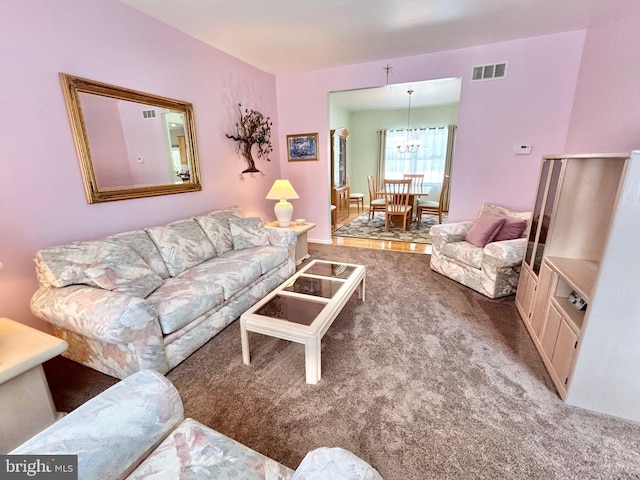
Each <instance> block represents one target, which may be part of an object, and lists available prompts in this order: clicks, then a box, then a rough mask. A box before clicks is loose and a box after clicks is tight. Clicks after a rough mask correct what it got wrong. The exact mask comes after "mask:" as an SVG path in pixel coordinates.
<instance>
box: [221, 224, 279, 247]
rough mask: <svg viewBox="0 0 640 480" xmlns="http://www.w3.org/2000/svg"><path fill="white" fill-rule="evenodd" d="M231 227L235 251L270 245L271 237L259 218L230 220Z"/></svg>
mask: <svg viewBox="0 0 640 480" xmlns="http://www.w3.org/2000/svg"><path fill="white" fill-rule="evenodd" d="M229 227H230V229H231V237H232V238H233V249H234V250H244V249H245V248H251V247H264V246H267V245H270V243H269V235H268V234H267V231H266V230H265V228H264V224H263V223H262V219H261V218H259V217H251V218H229Z"/></svg>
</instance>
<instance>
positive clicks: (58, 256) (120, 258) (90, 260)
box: [35, 240, 163, 298]
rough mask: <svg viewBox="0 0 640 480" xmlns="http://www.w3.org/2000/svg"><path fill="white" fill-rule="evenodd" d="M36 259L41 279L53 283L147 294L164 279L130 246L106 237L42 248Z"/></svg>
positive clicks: (132, 293) (143, 296)
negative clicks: (107, 239)
mask: <svg viewBox="0 0 640 480" xmlns="http://www.w3.org/2000/svg"><path fill="white" fill-rule="evenodd" d="M35 262H36V271H37V273H38V278H39V279H40V282H41V283H42V284H43V285H50V286H53V287H66V286H68V285H78V284H82V285H89V286H91V287H97V288H102V289H104V290H112V291H115V292H120V293H126V294H128V295H132V296H134V297H141V298H145V297H146V296H147V295H149V293H151V292H152V291H154V290H155V289H156V288H158V287H159V286H160V285H162V282H163V280H162V278H160V276H159V275H158V274H157V273H156V272H154V271H153V270H152V269H151V267H150V266H149V265H148V264H147V263H146V262H145V261H144V260H143V259H142V257H140V255H138V254H137V253H136V252H134V251H133V250H132V249H131V248H129V247H127V246H125V245H118V244H115V243H111V242H106V241H103V240H93V241H88V242H75V243H70V244H67V245H61V246H57V247H51V248H47V249H44V250H40V251H39V252H37V253H36V257H35Z"/></svg>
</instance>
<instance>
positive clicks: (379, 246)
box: [331, 206, 431, 255]
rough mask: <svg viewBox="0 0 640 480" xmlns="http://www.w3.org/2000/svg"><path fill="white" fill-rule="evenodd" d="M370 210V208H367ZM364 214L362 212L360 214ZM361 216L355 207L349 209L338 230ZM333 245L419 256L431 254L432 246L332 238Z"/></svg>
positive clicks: (338, 225) (337, 226) (364, 239)
mask: <svg viewBox="0 0 640 480" xmlns="http://www.w3.org/2000/svg"><path fill="white" fill-rule="evenodd" d="M367 208H368V207H367ZM365 211H366V210H365ZM360 213H362V211H361V212H360ZM358 215H359V213H358V211H357V209H356V207H355V206H351V207H350V208H349V216H348V217H347V218H346V219H345V220H344V221H342V222H338V224H337V225H336V229H338V228H340V227H341V226H343V225H344V224H345V223H349V222H350V221H351V220H353V219H354V218H356V217H357V216H358ZM331 243H332V244H333V245H343V246H345V247H360V248H371V249H373V250H393V251H396V252H411V253H419V254H426V255H430V254H431V245H427V244H425V243H409V242H393V241H390V240H369V239H366V238H350V237H334V236H332V237H331Z"/></svg>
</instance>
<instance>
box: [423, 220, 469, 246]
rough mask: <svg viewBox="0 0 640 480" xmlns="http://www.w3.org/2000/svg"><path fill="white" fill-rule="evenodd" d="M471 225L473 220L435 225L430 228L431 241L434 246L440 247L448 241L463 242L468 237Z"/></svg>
mask: <svg viewBox="0 0 640 480" xmlns="http://www.w3.org/2000/svg"><path fill="white" fill-rule="evenodd" d="M471 225H473V222H457V223H443V224H440V225H434V226H433V227H431V228H430V229H429V235H430V236H431V243H432V244H433V246H434V248H438V249H440V248H442V246H443V245H445V244H447V243H453V242H461V241H463V240H464V238H465V237H466V235H467V232H468V231H469V229H470V228H471Z"/></svg>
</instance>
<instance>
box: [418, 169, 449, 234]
mask: <svg viewBox="0 0 640 480" xmlns="http://www.w3.org/2000/svg"><path fill="white" fill-rule="evenodd" d="M448 194H449V176H448V175H445V177H444V179H443V180H442V190H441V191H440V199H439V200H438V201H437V202H436V201H435V200H422V199H420V198H419V199H418V206H417V209H416V217H417V218H418V224H420V220H421V219H422V215H425V214H427V215H438V223H442V213H443V209H442V207H443V205H444V201H445V199H446V198H447V195H448Z"/></svg>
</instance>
